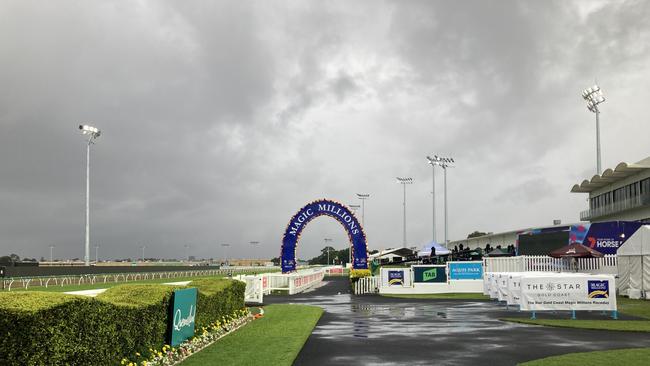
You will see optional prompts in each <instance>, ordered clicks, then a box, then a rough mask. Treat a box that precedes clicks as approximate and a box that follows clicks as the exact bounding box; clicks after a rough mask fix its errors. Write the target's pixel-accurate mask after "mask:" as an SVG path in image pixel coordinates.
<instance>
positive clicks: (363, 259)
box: [280, 199, 368, 273]
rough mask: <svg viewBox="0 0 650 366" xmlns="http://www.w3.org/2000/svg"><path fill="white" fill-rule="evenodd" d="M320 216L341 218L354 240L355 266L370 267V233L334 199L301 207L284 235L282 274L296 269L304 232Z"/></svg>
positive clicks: (353, 264) (337, 219)
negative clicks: (297, 247)
mask: <svg viewBox="0 0 650 366" xmlns="http://www.w3.org/2000/svg"><path fill="white" fill-rule="evenodd" d="M319 216H329V217H332V218H334V219H335V220H336V221H338V222H339V223H340V224H341V225H343V227H344V228H345V231H347V233H348V238H349V239H350V243H352V268H354V269H367V268H368V253H367V251H368V246H367V244H366V234H365V233H364V232H363V228H362V227H361V225H360V224H359V221H357V218H356V217H355V216H354V214H353V213H352V212H351V211H350V209H348V208H347V207H346V206H345V205H342V204H340V203H338V202H335V201H330V200H326V199H323V200H318V201H314V202H312V203H309V204H307V205H306V206H305V207H303V208H301V209H300V211H298V213H296V214H295V215H294V216H293V217H292V218H291V221H289V225H287V230H286V231H285V232H284V237H283V238H282V254H281V255H280V258H281V259H282V261H281V265H282V273H287V272H292V271H295V270H296V246H297V244H298V240H300V233H302V230H303V229H304V228H305V226H307V223H309V222H310V221H311V220H313V219H315V218H317V217H319Z"/></svg>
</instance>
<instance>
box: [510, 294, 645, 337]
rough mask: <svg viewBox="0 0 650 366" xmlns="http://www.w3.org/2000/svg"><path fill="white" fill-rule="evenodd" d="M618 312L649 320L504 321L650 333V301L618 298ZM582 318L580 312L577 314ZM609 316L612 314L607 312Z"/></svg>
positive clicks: (515, 319)
mask: <svg viewBox="0 0 650 366" xmlns="http://www.w3.org/2000/svg"><path fill="white" fill-rule="evenodd" d="M616 302H617V304H618V310H619V312H620V313H622V314H627V315H632V316H637V317H640V318H644V319H648V320H608V319H603V320H580V319H576V320H571V319H535V320H533V319H525V318H504V319H502V320H506V321H511V322H516V323H523V324H533V325H545V326H550V327H565V328H581V329H596V330H616V331H626V332H650V301H648V300H632V299H629V298H626V297H617V298H616ZM577 314H578V317H580V312H577ZM607 314H608V315H609V314H610V312H607Z"/></svg>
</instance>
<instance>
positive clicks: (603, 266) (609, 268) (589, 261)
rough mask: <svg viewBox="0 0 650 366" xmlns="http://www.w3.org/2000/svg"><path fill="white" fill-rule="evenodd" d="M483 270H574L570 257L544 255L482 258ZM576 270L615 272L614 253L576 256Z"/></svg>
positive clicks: (603, 272)
mask: <svg viewBox="0 0 650 366" xmlns="http://www.w3.org/2000/svg"><path fill="white" fill-rule="evenodd" d="M483 266H484V268H485V272H530V271H542V272H560V271H575V270H576V268H573V267H572V264H571V259H567V258H553V257H549V256H546V255H521V256H517V257H504V258H490V257H486V258H483ZM576 266H577V271H578V272H587V273H594V274H616V273H617V270H616V255H615V254H608V255H605V256H604V257H602V258H578V259H577V261H576Z"/></svg>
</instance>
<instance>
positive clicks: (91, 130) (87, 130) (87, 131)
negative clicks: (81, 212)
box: [79, 125, 102, 266]
mask: <svg viewBox="0 0 650 366" xmlns="http://www.w3.org/2000/svg"><path fill="white" fill-rule="evenodd" d="M79 129H80V130H81V133H82V134H84V135H88V144H87V146H86V251H85V253H84V262H85V264H86V266H90V145H91V144H94V140H96V139H97V138H98V137H99V136H100V135H101V134H102V133H101V131H99V129H98V128H97V127H93V126H89V125H79Z"/></svg>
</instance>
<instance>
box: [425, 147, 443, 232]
mask: <svg viewBox="0 0 650 366" xmlns="http://www.w3.org/2000/svg"><path fill="white" fill-rule="evenodd" d="M427 160H428V161H429V164H430V165H431V173H432V179H431V196H432V201H431V202H432V206H433V209H432V214H431V220H432V221H433V223H432V227H433V229H432V236H433V241H434V242H435V241H436V165H440V163H441V161H442V158H440V157H438V155H434V156H433V158H432V157H430V156H428V155H427Z"/></svg>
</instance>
